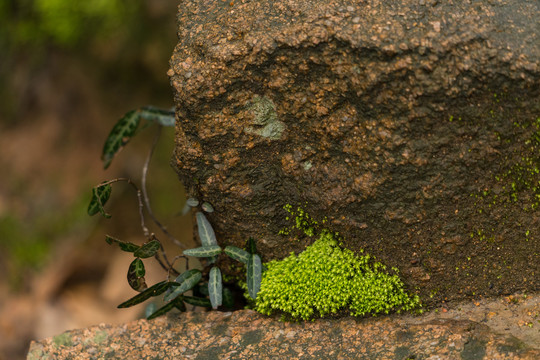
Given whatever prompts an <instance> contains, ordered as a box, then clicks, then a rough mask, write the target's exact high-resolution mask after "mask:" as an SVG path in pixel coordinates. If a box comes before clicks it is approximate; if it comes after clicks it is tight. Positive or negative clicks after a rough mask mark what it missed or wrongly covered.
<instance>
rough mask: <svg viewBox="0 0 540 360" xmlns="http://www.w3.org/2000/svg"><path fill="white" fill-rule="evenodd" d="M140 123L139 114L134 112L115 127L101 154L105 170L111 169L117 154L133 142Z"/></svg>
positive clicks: (128, 114) (125, 116)
mask: <svg viewBox="0 0 540 360" xmlns="http://www.w3.org/2000/svg"><path fill="white" fill-rule="evenodd" d="M139 122H140V116H139V112H138V111H136V110H132V111H130V112H128V113H127V114H126V115H124V117H123V118H121V119H120V120H118V122H117V123H116V124H115V125H114V127H113V128H112V130H111V132H110V133H109V136H108V137H107V140H105V145H104V146H103V152H102V154H101V160H103V167H104V168H105V169H106V168H108V167H109V165H110V164H111V161H112V160H113V158H114V157H115V156H116V154H118V152H119V151H120V150H122V148H123V147H124V146H125V145H126V144H127V143H128V142H129V141H130V140H131V138H132V137H133V135H135V132H136V131H137V128H138V127H139Z"/></svg>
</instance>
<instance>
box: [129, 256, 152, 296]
mask: <svg viewBox="0 0 540 360" xmlns="http://www.w3.org/2000/svg"><path fill="white" fill-rule="evenodd" d="M145 274H146V270H145V269H144V264H143V262H142V260H141V259H139V258H136V259H135V260H133V261H132V262H131V264H130V265H129V269H128V273H127V280H128V283H129V286H131V288H132V289H133V290H135V291H139V292H140V291H143V290H144V289H146V288H147V287H148V286H147V285H146V282H145V279H144V275H145Z"/></svg>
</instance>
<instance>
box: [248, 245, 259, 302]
mask: <svg viewBox="0 0 540 360" xmlns="http://www.w3.org/2000/svg"><path fill="white" fill-rule="evenodd" d="M261 280H262V262H261V258H260V256H259V255H257V254H252V255H251V256H250V257H249V261H248V264H247V286H248V292H249V296H251V298H252V299H255V298H256V297H257V293H258V292H259V290H260V289H261Z"/></svg>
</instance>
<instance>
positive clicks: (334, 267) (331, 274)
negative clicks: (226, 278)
mask: <svg viewBox="0 0 540 360" xmlns="http://www.w3.org/2000/svg"><path fill="white" fill-rule="evenodd" d="M266 266H267V270H266V271H265V272H264V274H263V279H262V283H261V290H260V292H259V293H258V295H257V299H256V305H255V309H256V310H257V311H259V312H261V313H263V314H267V315H270V314H271V313H273V312H276V311H281V312H283V313H285V314H289V315H290V316H291V317H292V318H298V319H303V320H308V319H311V318H313V317H314V316H316V315H318V316H321V317H323V316H325V315H328V314H334V313H337V312H338V311H341V310H344V309H348V310H349V312H350V314H351V315H354V316H362V315H365V314H372V315H375V314H378V313H386V314H387V313H389V312H390V311H392V310H395V311H397V312H400V311H402V310H410V309H413V308H416V307H418V306H420V300H419V298H418V296H410V295H408V294H407V293H406V292H405V290H404V285H403V282H402V281H401V280H400V278H399V277H398V276H397V274H394V275H391V274H389V273H387V272H386V267H385V266H384V265H382V264H381V263H378V262H374V261H372V259H371V257H370V256H369V255H362V256H356V255H355V254H354V253H353V252H352V251H350V250H348V249H342V248H341V247H340V246H339V238H338V236H337V235H336V234H334V233H331V232H330V231H328V230H323V231H322V232H321V235H320V237H319V238H318V239H317V240H316V241H315V242H314V243H313V244H312V245H310V246H308V247H307V248H306V250H304V251H303V252H302V253H300V254H299V255H298V256H297V255H295V254H294V253H291V255H290V256H289V257H287V258H285V259H283V260H280V261H276V260H274V261H271V262H269V263H267V264H266ZM393 270H394V272H396V273H397V269H393Z"/></svg>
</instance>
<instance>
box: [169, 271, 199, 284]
mask: <svg viewBox="0 0 540 360" xmlns="http://www.w3.org/2000/svg"><path fill="white" fill-rule="evenodd" d="M199 275H200V277H202V273H201V270H199V269H190V270H186V271H184V272H183V273H181V274H180V275H178V276H177V277H176V279H174V281H175V282H177V283H179V284H182V283H183V282H184V281H186V280H187V279H190V278H192V277H193V276H195V277H197V276H199Z"/></svg>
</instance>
